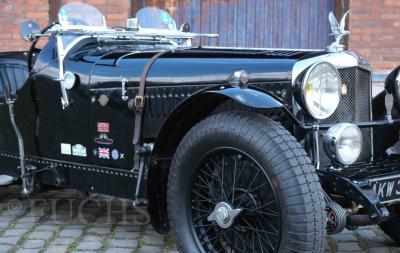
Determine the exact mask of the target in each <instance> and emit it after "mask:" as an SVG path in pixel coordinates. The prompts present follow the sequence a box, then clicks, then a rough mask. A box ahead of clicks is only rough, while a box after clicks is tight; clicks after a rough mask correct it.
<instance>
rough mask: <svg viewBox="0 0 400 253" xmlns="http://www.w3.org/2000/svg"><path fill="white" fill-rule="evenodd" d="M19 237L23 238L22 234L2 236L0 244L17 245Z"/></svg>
mask: <svg viewBox="0 0 400 253" xmlns="http://www.w3.org/2000/svg"><path fill="white" fill-rule="evenodd" d="M19 239H21V237H20V236H10V237H0V244H11V245H16V244H17V242H18V241H19Z"/></svg>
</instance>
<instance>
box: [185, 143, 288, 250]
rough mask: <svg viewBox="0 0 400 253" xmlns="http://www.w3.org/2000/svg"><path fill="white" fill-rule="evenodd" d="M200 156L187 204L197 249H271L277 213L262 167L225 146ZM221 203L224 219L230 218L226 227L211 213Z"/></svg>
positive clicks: (276, 237) (274, 242) (277, 230)
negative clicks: (189, 199) (224, 209)
mask: <svg viewBox="0 0 400 253" xmlns="http://www.w3.org/2000/svg"><path fill="white" fill-rule="evenodd" d="M203 159H204V160H202V162H200V163H199V165H198V168H196V170H195V177H194V179H193V180H194V181H193V183H192V193H191V198H192V200H191V202H190V203H191V212H192V219H191V220H192V222H193V229H194V230H195V231H196V234H197V237H198V239H199V240H198V241H199V243H201V245H202V247H203V248H204V249H205V250H206V251H207V252H231V253H241V252H243V253H248V252H260V253H270V252H275V249H277V248H278V243H279V238H280V233H281V229H280V226H281V225H280V215H281V214H280V212H279V211H278V210H279V209H278V204H277V203H278V202H277V197H276V194H275V191H274V187H273V185H272V184H271V182H270V180H269V177H268V176H267V174H266V173H265V171H263V168H262V167H261V166H259V165H258V163H256V162H255V161H254V160H253V159H252V158H251V157H249V156H248V155H246V154H244V153H242V152H239V151H236V150H230V149H227V150H223V151H218V152H215V153H212V154H210V155H209V156H206V157H205V158H203ZM221 207H223V208H228V209H226V210H228V216H227V217H233V218H228V219H232V221H231V222H232V223H229V225H228V226H227V227H223V225H222V224H221V222H222V221H223V218H218V216H216V213H217V209H219V208H221ZM218 211H219V210H218ZM218 215H219V216H221V213H218ZM224 215H225V214H224ZM231 215H232V216H231ZM236 215H237V216H236ZM208 217H211V218H210V219H211V220H212V221H211V222H210V221H208V220H207V218H208ZM222 217H223V216H222Z"/></svg>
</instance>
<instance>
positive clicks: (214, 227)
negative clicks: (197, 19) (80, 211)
mask: <svg viewBox="0 0 400 253" xmlns="http://www.w3.org/2000/svg"><path fill="white" fill-rule="evenodd" d="M329 18H330V23H331V26H332V30H333V33H334V35H335V38H336V40H335V42H334V43H332V44H331V45H330V46H329V47H328V49H327V50H294V49H266V48H259V49H258V48H222V47H205V46H192V39H195V38H198V37H215V35H213V34H195V33H192V32H190V26H189V25H188V24H184V25H182V26H181V28H180V29H177V28H176V24H175V22H174V20H173V19H172V18H171V17H170V16H169V15H168V13H167V12H165V11H161V10H159V9H156V8H154V7H148V8H145V9H142V10H140V11H139V12H138V13H137V16H136V18H132V19H128V20H127V26H126V27H125V28H119V29H111V28H108V27H107V26H106V23H105V19H104V17H103V15H102V14H101V13H100V12H99V11H98V10H97V9H95V8H94V7H92V6H89V5H86V4H83V3H70V4H67V5H65V6H64V7H62V8H61V9H60V11H59V20H58V21H57V22H54V23H52V24H50V25H49V26H47V27H46V28H44V29H43V30H41V31H40V30H39V27H38V25H37V24H36V23H35V22H33V21H26V22H24V23H23V24H22V25H21V34H22V36H23V37H24V39H26V40H30V41H32V46H31V48H30V50H29V51H27V52H9V53H2V54H0V98H1V104H0V119H1V120H0V171H1V174H2V176H1V177H0V179H1V180H0V181H1V182H0V183H1V184H3V185H6V184H10V183H20V184H21V185H22V194H23V196H29V195H30V194H32V193H33V192H34V190H35V189H37V188H36V187H40V186H56V187H69V188H74V189H78V190H81V191H84V192H88V193H103V194H109V195H113V196H118V197H124V198H130V199H132V200H133V204H134V205H136V206H144V207H148V211H149V213H150V215H151V219H152V224H153V226H154V227H155V228H156V229H157V230H158V231H159V232H166V231H168V230H169V229H170V228H171V229H172V231H173V233H174V235H175V237H176V240H177V244H178V247H179V249H180V251H182V252H188V253H193V252H323V248H324V242H323V241H324V236H325V235H326V233H331V234H334V233H339V232H341V231H342V230H343V229H344V228H346V227H347V228H349V229H356V228H357V227H359V226H365V225H371V224H379V225H380V226H381V227H382V228H383V230H384V231H385V232H386V233H388V234H389V235H390V236H392V237H393V238H394V239H396V240H397V241H400V216H399V205H398V203H399V200H400V170H399V168H400V162H399V160H398V155H399V154H400V149H399V147H398V143H399V142H398V140H399V134H398V133H399V119H398V118H397V116H398V113H397V109H398V108H400V107H399V106H400V89H399V85H400V84H399V80H400V78H399V77H398V69H397V70H396V71H394V72H393V73H392V74H391V75H390V76H389V78H388V80H387V81H386V87H387V91H388V92H383V93H381V94H379V95H378V96H377V97H375V98H374V99H372V96H371V87H372V85H371V69H370V65H369V64H368V62H367V61H366V60H365V59H363V58H362V57H361V56H359V55H358V54H356V53H354V52H348V51H345V50H344V47H343V45H341V44H340V41H341V39H342V37H343V36H344V35H346V34H347V33H348V32H347V31H345V30H344V23H345V22H344V20H345V19H344V18H343V19H342V21H341V22H340V24H338V22H337V21H336V19H335V17H334V16H333V15H332V14H331V15H330V17H329ZM41 38H43V39H41ZM43 40H47V42H46V44H45V46H44V47H43V48H41V49H38V48H36V45H37V42H38V41H43ZM386 93H387V94H386ZM392 93H393V94H394V96H392V95H391V94H392ZM393 98H394V99H393ZM393 100H394V102H393ZM393 104H394V105H395V106H394V107H393Z"/></svg>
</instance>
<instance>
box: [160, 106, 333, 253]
mask: <svg viewBox="0 0 400 253" xmlns="http://www.w3.org/2000/svg"><path fill="white" fill-rule="evenodd" d="M324 208H325V202H324V196H323V193H322V189H321V185H320V183H319V179H318V176H317V175H316V173H315V169H314V167H313V166H312V165H311V161H310V159H309V158H308V156H307V155H306V153H305V151H304V150H303V148H302V147H301V145H300V144H299V143H298V142H297V141H296V139H295V138H294V137H293V136H292V135H291V134H290V133H289V132H288V131H287V130H286V129H284V128H283V127H282V126H281V125H280V124H279V123H276V122H274V121H272V120H271V119H268V118H266V117H264V116H262V115H258V114H254V113H248V112H247V113H242V112H226V113H220V114H216V115H213V116H210V117H208V118H207V119H205V120H203V121H202V122H200V123H198V124H197V125H196V126H195V127H194V128H192V129H191V130H190V131H189V132H188V133H187V134H186V136H185V137H184V138H183V140H182V141H181V143H180V144H179V147H178V149H177V151H176V153H175V156H174V159H173V162H172V166H171V171H170V174H169V179H168V215H169V220H170V225H171V228H172V230H173V233H174V235H175V237H176V240H177V244H178V247H179V250H180V251H181V252H185V253H195V252H246V253H247V252H323V245H324V244H323V238H324V236H325V234H326V231H325V227H326V214H325V211H324Z"/></svg>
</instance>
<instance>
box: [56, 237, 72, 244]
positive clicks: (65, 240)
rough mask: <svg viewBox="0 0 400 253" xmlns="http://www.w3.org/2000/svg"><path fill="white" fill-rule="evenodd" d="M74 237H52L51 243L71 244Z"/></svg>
mask: <svg viewBox="0 0 400 253" xmlns="http://www.w3.org/2000/svg"><path fill="white" fill-rule="evenodd" d="M75 240H76V239H75V238H70V237H60V238H56V239H54V240H53V241H52V242H51V244H54V245H70V244H72V243H73V242H74V241H75Z"/></svg>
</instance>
